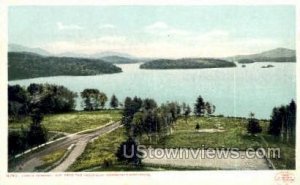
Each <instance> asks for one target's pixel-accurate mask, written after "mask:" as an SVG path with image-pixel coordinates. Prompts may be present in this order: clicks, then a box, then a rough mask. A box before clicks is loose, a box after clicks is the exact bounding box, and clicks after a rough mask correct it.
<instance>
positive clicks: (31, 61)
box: [8, 52, 122, 80]
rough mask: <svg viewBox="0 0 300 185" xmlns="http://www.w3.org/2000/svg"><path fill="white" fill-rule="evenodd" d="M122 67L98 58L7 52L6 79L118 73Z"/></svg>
mask: <svg viewBox="0 0 300 185" xmlns="http://www.w3.org/2000/svg"><path fill="white" fill-rule="evenodd" d="M119 72H122V69H121V68H119V67H117V66H115V65H114V64H111V63H108V62H105V61H103V60H100V59H86V58H73V57H53V56H42V55H38V54H35V53H28V52H9V53H8V80H17V79H28V78H37V77H49V76H88V75H99V74H110V73H119Z"/></svg>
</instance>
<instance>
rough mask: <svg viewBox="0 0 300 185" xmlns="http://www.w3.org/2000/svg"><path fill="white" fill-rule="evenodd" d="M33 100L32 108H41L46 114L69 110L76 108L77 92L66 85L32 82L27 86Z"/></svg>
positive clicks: (31, 102)
mask: <svg viewBox="0 0 300 185" xmlns="http://www.w3.org/2000/svg"><path fill="white" fill-rule="evenodd" d="M27 90H28V91H29V94H30V97H31V101H30V109H31V110H33V109H37V108H38V109H39V110H40V111H41V112H42V113H44V114H49V113H61V112H69V111H72V110H74V109H75V105H76V103H75V98H76V97H77V94H76V93H74V92H72V91H70V90H69V89H67V88H66V87H64V86H58V85H50V84H30V85H29V86H28V88H27Z"/></svg>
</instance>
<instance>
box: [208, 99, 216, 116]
mask: <svg viewBox="0 0 300 185" xmlns="http://www.w3.org/2000/svg"><path fill="white" fill-rule="evenodd" d="M215 109H216V107H215V106H214V105H213V104H211V103H210V102H206V103H205V110H206V113H207V115H211V114H213V113H214V112H215Z"/></svg>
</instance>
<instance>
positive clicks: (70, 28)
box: [56, 22, 83, 30]
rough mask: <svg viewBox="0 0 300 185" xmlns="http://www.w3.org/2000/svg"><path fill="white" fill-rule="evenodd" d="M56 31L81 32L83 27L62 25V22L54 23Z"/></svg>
mask: <svg viewBox="0 0 300 185" xmlns="http://www.w3.org/2000/svg"><path fill="white" fill-rule="evenodd" d="M56 26H57V29H58V30H82V29H83V27H81V26H79V25H76V24H68V25H67V24H63V23H62V22H57V23H56Z"/></svg>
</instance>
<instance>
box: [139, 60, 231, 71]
mask: <svg viewBox="0 0 300 185" xmlns="http://www.w3.org/2000/svg"><path fill="white" fill-rule="evenodd" d="M223 67H236V64H235V63H233V62H228V61H226V60H221V59H212V58H183V59H176V60H172V59H158V60H152V61H149V62H146V63H144V64H142V65H140V68H141V69H202V68H223Z"/></svg>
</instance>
